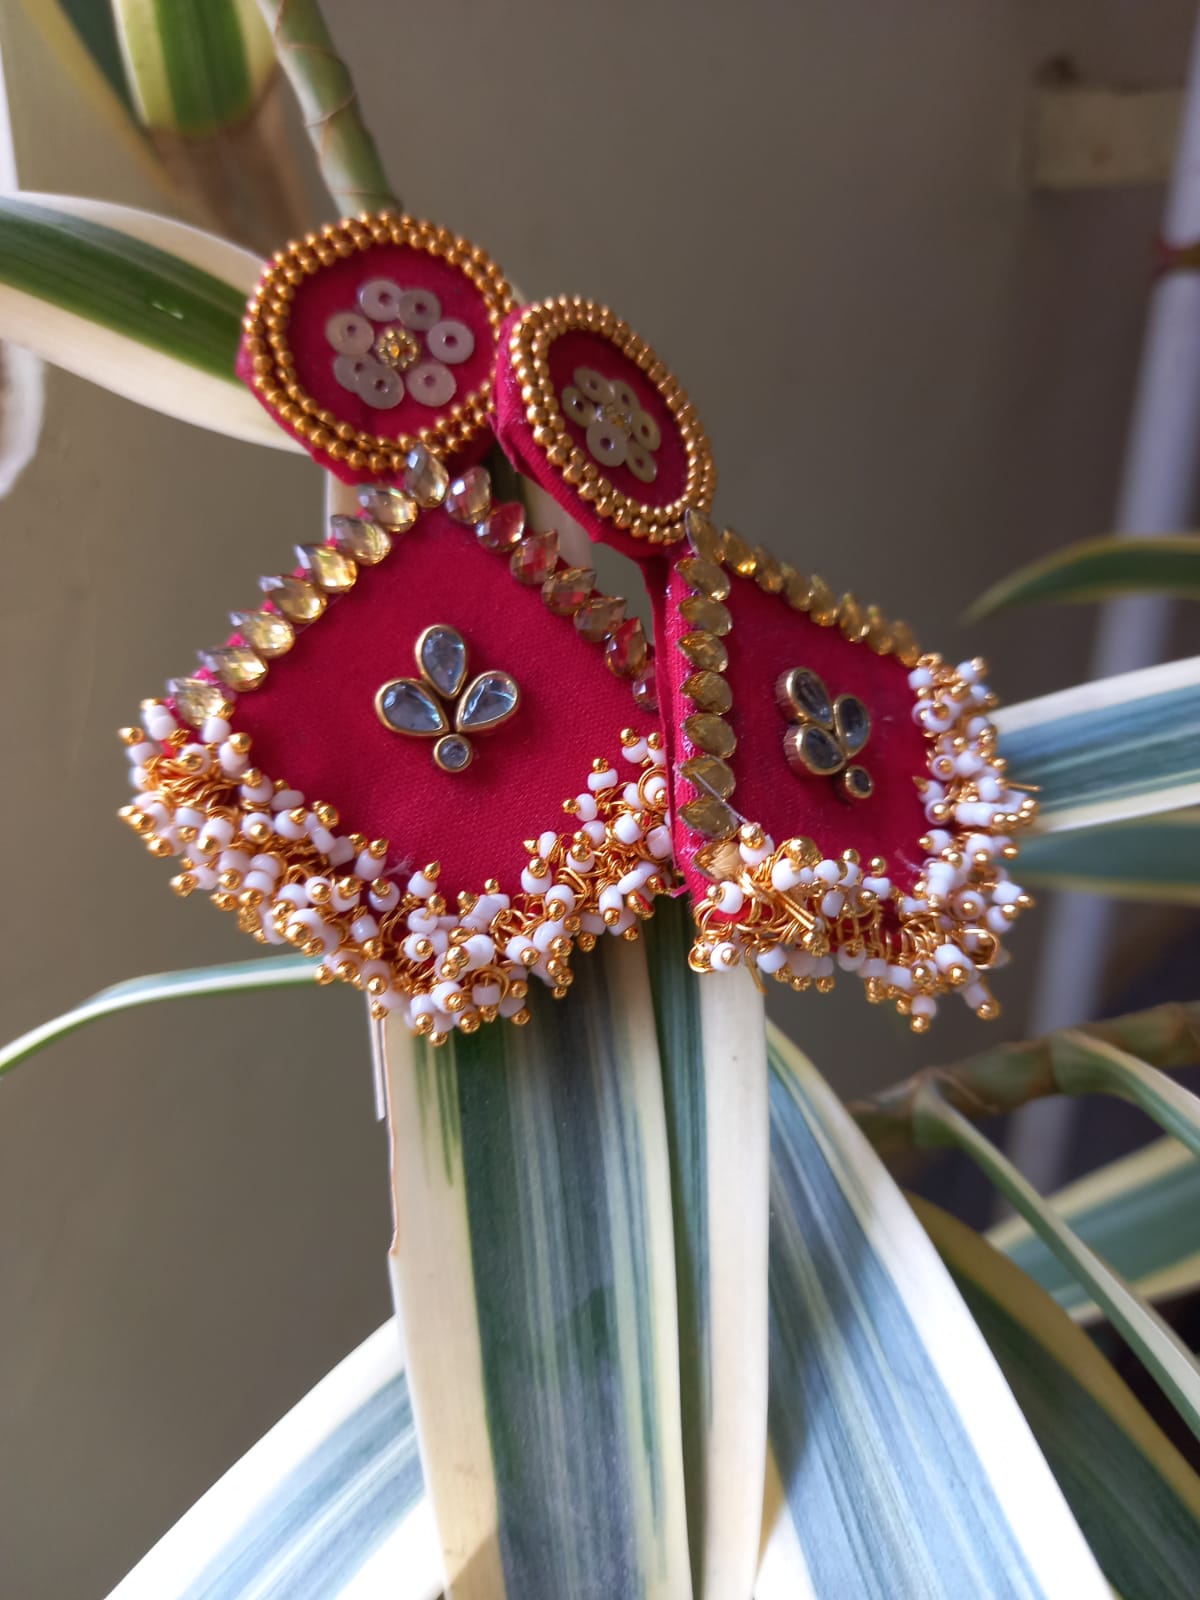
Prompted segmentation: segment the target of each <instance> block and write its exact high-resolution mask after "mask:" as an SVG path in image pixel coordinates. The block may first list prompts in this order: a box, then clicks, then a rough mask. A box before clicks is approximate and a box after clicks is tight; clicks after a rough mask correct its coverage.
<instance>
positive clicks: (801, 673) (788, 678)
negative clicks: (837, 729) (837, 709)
mask: <svg viewBox="0 0 1200 1600" xmlns="http://www.w3.org/2000/svg"><path fill="white" fill-rule="evenodd" d="M775 695H776V698H777V699H778V701H779V706H780V709H781V710H782V712H783V714H784V716H792V717H805V718H811V720H812V721H813V722H819V723H821V725H822V726H823V727H826V728H831V727H832V726H833V706H832V704H831V703H830V699H829V690H828V689H827V688H826V687H825V685H824V684H823V683H822V682H821V680H820V678H818V677H817V675H816V673H815V672H813V671H811V670H810V669H809V668H808V667H793V668H792V670H791V671H790V672H785V673H784V675H783V677H782V678H780V680H779V682H778V683H777V684H776V686H775Z"/></svg>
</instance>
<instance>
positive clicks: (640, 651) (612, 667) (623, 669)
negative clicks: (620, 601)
mask: <svg viewBox="0 0 1200 1600" xmlns="http://www.w3.org/2000/svg"><path fill="white" fill-rule="evenodd" d="M604 659H605V661H606V662H607V663H608V670H609V671H610V672H614V673H616V675H617V677H618V678H636V677H637V675H638V673H639V672H641V670H642V668H643V667H644V666H645V665H646V662H647V661H648V660H649V659H650V644H649V641H648V640H647V638H646V630H645V629H644V628H643V627H642V624H641V622H640V621H639V620H638V619H637V617H627V618H626V619H625V621H624V622H623V623H621V625H620V627H619V628H616V629H614V631H613V633H612V635H611V637H610V638H609V640H608V643H607V644H606V645H605V646H604Z"/></svg>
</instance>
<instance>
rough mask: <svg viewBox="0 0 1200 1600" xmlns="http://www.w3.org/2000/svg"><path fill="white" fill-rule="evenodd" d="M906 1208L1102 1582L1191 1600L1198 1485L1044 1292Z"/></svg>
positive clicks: (1002, 1261) (983, 1245)
mask: <svg viewBox="0 0 1200 1600" xmlns="http://www.w3.org/2000/svg"><path fill="white" fill-rule="evenodd" d="M912 1205H913V1208H914V1210H915V1211H916V1213H917V1216H918V1218H919V1219H920V1222H921V1224H922V1226H923V1227H924V1228H925V1230H926V1232H927V1233H928V1234H929V1236H930V1238H931V1239H932V1240H933V1242H934V1244H935V1245H936V1246H937V1248H938V1252H939V1254H940V1255H941V1257H942V1259H943V1261H944V1262H945V1263H946V1265H947V1267H948V1268H949V1269H950V1273H951V1275H952V1277H953V1278H954V1281H955V1283H956V1284H957V1286H958V1289H959V1292H960V1293H961V1294H962V1297H963V1299H964V1300H965V1301H966V1303H967V1306H968V1308H969V1310H970V1312H971V1315H972V1316H973V1317H974V1318H975V1321H976V1323H977V1324H978V1325H979V1328H980V1330H981V1332H982V1333H983V1336H984V1338H985V1339H986V1340H987V1342H988V1344H989V1346H990V1347H991V1350H992V1353H993V1355H994V1356H995V1357H996V1360H997V1361H998V1362H999V1364H1000V1369H1001V1371H1002V1372H1003V1373H1004V1376H1005V1378H1006V1379H1007V1380H1008V1383H1009V1385H1010V1387H1011V1388H1012V1391H1013V1393H1014V1395H1015V1396H1016V1399H1017V1402H1018V1404H1019V1405H1020V1407H1021V1409H1022V1411H1023V1412H1024V1413H1025V1417H1026V1420H1027V1421H1028V1423H1029V1425H1030V1427H1031V1428H1032V1429H1033V1431H1034V1434H1035V1435H1036V1437H1037V1441H1038V1443H1039V1444H1040V1445H1041V1447H1042V1449H1043V1450H1044V1452H1045V1454H1046V1459H1047V1461H1048V1462H1049V1463H1050V1467H1051V1470H1052V1471H1053V1473H1054V1476H1055V1477H1056V1478H1057V1479H1058V1483H1059V1486H1060V1488H1061V1489H1062V1491H1063V1493H1064V1494H1065V1495H1066V1497H1067V1500H1068V1502H1069V1504H1070V1506H1071V1509H1072V1511H1073V1512H1074V1513H1075V1516H1076V1518H1077V1519H1078V1521H1079V1525H1080V1527H1081V1528H1082V1530H1083V1533H1084V1536H1085V1537H1086V1539H1087V1541H1088V1543H1089V1544H1090V1545H1091V1548H1092V1551H1093V1552H1094V1554H1095V1556H1096V1558H1097V1560H1098V1561H1099V1562H1100V1565H1101V1567H1102V1568H1103V1569H1104V1573H1105V1576H1106V1577H1107V1578H1108V1580H1109V1582H1110V1583H1112V1584H1113V1586H1114V1587H1115V1588H1116V1589H1117V1590H1118V1592H1119V1593H1120V1594H1121V1595H1122V1596H1123V1597H1124V1600H1193V1597H1194V1596H1195V1593H1196V1574H1197V1573H1198V1572H1200V1478H1197V1476H1196V1474H1195V1473H1194V1472H1193V1470H1192V1469H1191V1467H1189V1466H1188V1464H1187V1462H1186V1461H1184V1459H1183V1457H1182V1456H1181V1455H1180V1454H1179V1452H1178V1450H1176V1448H1175V1446H1174V1445H1173V1444H1171V1442H1170V1441H1169V1440H1168V1439H1167V1438H1166V1436H1165V1435H1164V1434H1163V1432H1162V1430H1161V1429H1160V1428H1159V1427H1158V1426H1157V1425H1156V1424H1155V1423H1154V1422H1153V1421H1152V1420H1151V1418H1150V1417H1149V1416H1148V1414H1147V1413H1146V1411H1145V1409H1144V1408H1143V1407H1142V1406H1141V1404H1140V1403H1139V1402H1138V1401H1137V1400H1136V1399H1135V1398H1134V1397H1133V1395H1132V1394H1131V1393H1130V1391H1129V1389H1128V1388H1127V1387H1126V1385H1125V1384H1124V1383H1123V1382H1122V1381H1121V1379H1120V1378H1119V1377H1118V1376H1117V1375H1116V1373H1115V1372H1114V1371H1113V1369H1112V1367H1111V1366H1110V1365H1109V1363H1108V1362H1107V1361H1106V1360H1105V1358H1104V1357H1103V1356H1102V1355H1101V1353H1100V1351H1099V1350H1098V1349H1097V1348H1096V1346H1095V1345H1094V1344H1093V1343H1092V1341H1091V1340H1090V1339H1089V1338H1088V1337H1087V1336H1086V1335H1085V1334H1084V1333H1082V1332H1081V1331H1080V1330H1079V1329H1078V1328H1077V1327H1076V1326H1075V1324H1074V1323H1073V1322H1072V1321H1071V1319H1070V1318H1069V1317H1068V1316H1067V1315H1066V1313H1065V1312H1064V1311H1063V1310H1062V1309H1061V1308H1060V1307H1059V1306H1057V1305H1056V1304H1055V1303H1054V1301H1053V1300H1051V1299H1050V1297H1049V1295H1047V1294H1046V1292H1045V1290H1044V1289H1042V1288H1039V1286H1038V1285H1037V1284H1036V1283H1034V1282H1033V1281H1032V1280H1031V1279H1030V1278H1027V1277H1026V1276H1025V1274H1024V1273H1023V1272H1021V1271H1019V1270H1018V1269H1017V1268H1016V1267H1014V1266H1013V1265H1012V1263H1011V1262H1010V1261H1008V1260H1007V1259H1006V1258H1005V1257H1004V1256H1002V1255H1001V1254H1000V1253H999V1252H998V1251H997V1250H995V1249H994V1248H993V1247H992V1246H991V1245H989V1244H988V1243H987V1242H986V1241H985V1240H984V1239H981V1238H980V1236H979V1235H978V1234H977V1233H976V1232H975V1231H974V1230H973V1229H972V1228H968V1227H965V1226H964V1225H963V1223H961V1222H959V1221H958V1220H957V1219H956V1218H954V1217H951V1216H948V1215H947V1214H946V1213H945V1212H944V1211H940V1210H939V1209H938V1208H937V1207H936V1206H931V1205H929V1204H928V1202H926V1201H923V1200H915V1199H914V1200H913V1201H912Z"/></svg>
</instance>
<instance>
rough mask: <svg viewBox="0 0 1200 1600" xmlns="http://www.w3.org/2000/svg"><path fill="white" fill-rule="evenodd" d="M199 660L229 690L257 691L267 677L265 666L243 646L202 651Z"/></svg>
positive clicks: (229, 645)
mask: <svg viewBox="0 0 1200 1600" xmlns="http://www.w3.org/2000/svg"><path fill="white" fill-rule="evenodd" d="M200 660H201V662H202V664H203V665H204V666H206V667H207V668H208V670H209V671H210V672H211V673H213V674H214V676H216V677H218V678H220V680H221V682H222V683H225V684H228V685H229V687H230V688H231V689H237V690H239V691H243V692H244V691H245V690H247V689H257V688H258V686H259V684H260V683H261V682H262V681H263V679H264V678H265V677H266V675H267V664H266V662H265V661H264V660H263V659H262V657H261V656H259V655H257V654H256V653H255V652H254V651H253V650H251V649H248V648H247V646H245V645H240V644H227V645H222V646H221V647H220V648H219V649H217V650H202V651H201V652H200Z"/></svg>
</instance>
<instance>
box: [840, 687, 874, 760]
mask: <svg viewBox="0 0 1200 1600" xmlns="http://www.w3.org/2000/svg"><path fill="white" fill-rule="evenodd" d="M833 725H834V728H835V729H836V730H837V736H838V738H839V739H840V740H841V743H842V749H843V750H844V751H845V752H846V754H847V755H848V756H856V755H857V754H858V752H859V751H860V750H861V749H862V747H863V745H865V744H866V742H867V740H868V739H869V738H870V737H871V713H870V712H869V711H868V710H867V708H866V706H865V705H863V703H862V701H861V700H860V699H859V698H858V696H857V695H855V694H840V695H838V697H837V701H836V703H835V705H834V708H833Z"/></svg>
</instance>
